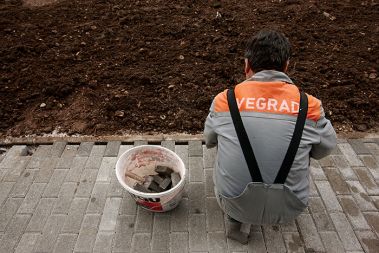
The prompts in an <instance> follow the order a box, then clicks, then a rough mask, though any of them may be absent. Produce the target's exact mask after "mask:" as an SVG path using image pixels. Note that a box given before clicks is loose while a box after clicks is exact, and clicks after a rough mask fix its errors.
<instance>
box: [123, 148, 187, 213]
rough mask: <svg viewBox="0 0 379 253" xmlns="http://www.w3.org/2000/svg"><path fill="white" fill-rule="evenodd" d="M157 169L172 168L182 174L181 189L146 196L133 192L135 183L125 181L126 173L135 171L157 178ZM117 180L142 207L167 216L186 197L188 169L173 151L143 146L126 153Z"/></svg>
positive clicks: (179, 185) (130, 180) (176, 188)
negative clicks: (184, 194) (161, 167)
mask: <svg viewBox="0 0 379 253" xmlns="http://www.w3.org/2000/svg"><path fill="white" fill-rule="evenodd" d="M156 165H162V166H167V167H170V168H172V169H173V170H174V171H175V172H178V173H179V175H180V177H181V179H180V181H179V183H178V184H177V185H175V186H174V187H173V188H171V189H170V190H168V191H164V192H160V193H145V192H140V191H137V190H135V189H133V185H134V184H135V183H136V181H135V180H134V179H131V178H129V177H125V171H126V170H128V171H131V172H133V173H135V174H137V175H139V176H142V177H143V176H147V175H151V174H156V173H155V172H154V169H155V166H156ZM116 176H117V179H118V181H119V182H120V184H121V185H122V186H123V187H124V188H125V189H126V190H127V191H128V192H129V193H130V194H131V195H132V197H133V198H134V200H135V201H136V203H137V204H138V205H140V206H141V207H143V208H145V209H147V210H149V211H153V212H165V211H169V210H171V209H173V208H175V207H176V206H177V205H178V204H179V202H180V200H181V199H182V196H183V191H184V184H185V176H186V169H185V166H184V163H183V161H182V159H180V157H179V156H178V155H177V154H175V153H174V152H172V151H171V150H169V149H167V148H164V147H161V146H152V145H142V146H138V147H134V148H131V149H129V150H127V151H125V152H124V153H123V154H122V155H121V156H120V158H119V159H118V161H117V163H116Z"/></svg>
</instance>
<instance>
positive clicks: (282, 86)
mask: <svg viewBox="0 0 379 253" xmlns="http://www.w3.org/2000/svg"><path fill="white" fill-rule="evenodd" d="M235 92H236V98H237V103H238V105H239V110H240V112H241V117H242V121H243V123H244V126H245V128H246V132H247V134H248V136H249V140H250V143H251V145H252V148H253V150H254V153H255V156H256V159H257V163H258V166H259V168H260V171H261V174H262V178H263V181H264V183H268V184H272V183H273V181H274V179H275V177H276V175H277V173H278V171H279V168H280V165H281V164H282V161H283V158H284V155H285V153H286V151H287V148H288V145H289V143H290V140H291V138H292V134H293V130H294V127H295V123H296V118H297V113H298V105H299V104H298V103H299V97H300V95H299V91H298V88H297V87H296V86H295V85H294V84H293V82H292V80H291V79H290V78H289V77H288V76H287V75H286V74H284V73H282V72H278V71H273V70H265V71H261V72H258V73H256V74H255V75H254V76H253V77H251V78H250V79H248V80H246V81H244V82H243V83H241V84H238V85H237V86H236V87H235ZM307 96H308V100H309V106H308V115H307V120H306V124H305V127H304V131H303V136H302V139H301V142H300V147H299V149H298V151H297V154H296V157H295V160H294V162H293V165H292V168H291V171H290V172H289V175H288V177H287V180H286V182H285V186H287V187H288V188H289V189H290V190H291V191H292V192H293V193H294V194H295V196H296V197H297V198H298V199H299V200H300V201H301V202H303V203H304V204H307V203H308V197H309V159H310V157H313V158H315V159H320V158H323V157H325V156H327V155H328V154H330V152H331V151H332V150H333V148H334V147H335V146H336V133H335V131H334V129H333V127H332V125H331V123H330V121H329V120H327V119H326V118H325V114H324V110H323V108H322V105H321V102H320V101H319V100H318V99H316V98H314V97H312V96H310V95H307ZM204 137H205V142H206V146H207V147H208V148H211V147H214V146H216V145H217V158H216V164H215V169H214V174H213V179H214V183H215V187H216V189H217V191H218V192H219V193H220V194H222V195H223V196H225V197H236V196H238V195H240V194H241V193H242V192H243V191H244V189H245V187H246V186H247V184H248V183H250V182H251V176H250V173H249V170H248V168H247V164H246V161H245V158H244V156H243V153H242V150H241V147H240V144H239V141H238V137H237V135H236V131H235V129H234V125H233V122H232V119H231V116H230V112H229V109H228V105H227V100H226V91H224V92H222V93H220V94H218V95H217V96H216V97H215V99H214V100H213V102H212V105H211V108H210V113H209V115H208V117H207V119H206V122H205V129H204Z"/></svg>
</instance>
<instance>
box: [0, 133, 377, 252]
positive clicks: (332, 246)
mask: <svg viewBox="0 0 379 253" xmlns="http://www.w3.org/2000/svg"><path fill="white" fill-rule="evenodd" d="M338 143H339V144H338V148H337V149H336V150H335V151H333V153H332V154H331V155H330V156H328V157H326V158H324V159H322V160H320V161H316V160H313V159H312V160H311V170H310V174H311V177H310V192H309V194H310V199H309V207H308V208H307V209H306V210H305V211H304V213H302V214H301V215H300V216H299V217H298V218H297V219H296V221H293V222H291V223H289V224H285V225H280V226H279V225H277V226H263V227H261V226H252V229H251V231H252V232H251V238H250V241H249V243H248V244H247V245H241V244H239V243H238V242H236V241H233V240H230V239H228V238H226V236H225V229H226V226H225V215H224V214H223V213H222V211H221V209H220V208H219V206H218V203H217V201H216V198H215V196H214V192H213V179H212V175H213V170H214V163H215V159H216V155H217V154H216V152H217V150H216V149H215V148H213V149H207V148H206V147H205V145H204V144H203V143H202V142H201V141H199V140H191V141H188V142H187V143H185V142H183V141H180V142H176V141H174V140H168V141H163V142H162V143H161V145H162V146H164V147H167V148H168V149H170V150H172V151H174V152H176V153H177V154H178V155H179V156H180V157H181V158H182V160H183V162H184V164H185V166H186V170H187V171H186V172H187V178H186V181H187V185H186V193H185V194H184V198H183V199H182V201H181V203H180V205H179V206H178V207H177V208H176V209H174V210H172V211H170V212H167V213H151V212H148V211H146V210H144V209H142V208H141V207H138V206H137V205H136V203H135V201H134V199H133V198H132V197H131V196H130V195H129V194H128V193H127V192H126V191H125V189H123V188H122V186H121V185H120V184H119V183H118V181H117V178H116V176H115V173H114V167H115V164H116V162H117V157H119V156H120V155H121V154H122V153H123V152H125V151H126V150H128V149H130V148H132V147H133V146H138V145H145V144H147V141H146V140H141V141H135V142H134V143H130V142H128V143H122V142H120V141H112V142H108V143H105V142H102V143H94V142H82V143H67V142H64V141H62V142H56V143H53V144H50V145H49V144H44V145H40V146H37V147H36V148H34V147H33V148H32V149H31V148H30V147H29V146H25V145H15V146H12V147H10V148H7V152H6V153H5V154H3V155H2V156H1V158H0V252H7V253H8V252H19V253H22V252H53V253H54V252H118V253H122V252H123V253H136V252H143V253H145V252H160V253H163V252H168V253H176V252H178V253H179V252H180V253H182V252H184V253H185V252H198V253H200V252H207V253H211V252H217V253H218V252H220V253H223V252H225V253H232V252H238V253H242V252H244V253H253V252H300V253H301V252H302V253H305V252H331V253H334V252H336V253H340V252H341V253H342V252H349V253H353V252H366V253H367V252H379V225H378V224H379V211H378V208H379V181H378V180H379V161H378V159H379V146H378V139H355V140H352V139H346V140H342V139H339V141H338ZM28 150H35V151H34V153H33V154H31V153H29V151H28Z"/></svg>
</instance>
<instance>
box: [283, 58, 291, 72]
mask: <svg viewBox="0 0 379 253" xmlns="http://www.w3.org/2000/svg"><path fill="white" fill-rule="evenodd" d="M289 65H290V60H287V61H286V65H285V66H284V73H287V71H288V66H289Z"/></svg>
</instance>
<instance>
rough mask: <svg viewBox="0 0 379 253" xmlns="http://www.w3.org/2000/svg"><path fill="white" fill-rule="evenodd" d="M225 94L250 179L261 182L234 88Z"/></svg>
mask: <svg viewBox="0 0 379 253" xmlns="http://www.w3.org/2000/svg"><path fill="white" fill-rule="evenodd" d="M227 96H228V104H229V109H230V114H231V116H232V120H233V124H234V127H235V129H236V132H237V136H238V140H239V142H240V145H241V148H242V152H243V155H244V156H245V160H246V163H247V167H248V168H249V171H250V175H251V179H252V181H253V182H263V180H262V176H261V172H260V171H259V167H258V163H257V160H256V159H255V155H254V152H253V148H252V147H251V145H250V141H249V137H248V136H247V133H246V130H245V127H244V126H243V122H242V119H241V115H240V111H239V110H238V105H237V101H236V96H235V94H234V90H228V94H227Z"/></svg>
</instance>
